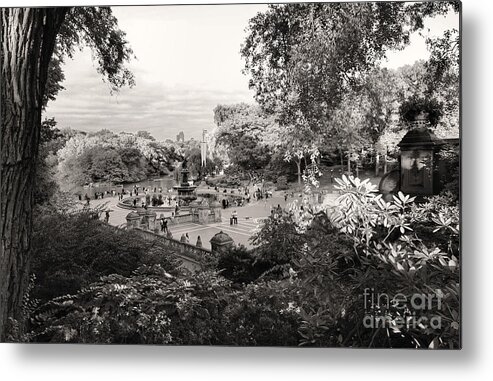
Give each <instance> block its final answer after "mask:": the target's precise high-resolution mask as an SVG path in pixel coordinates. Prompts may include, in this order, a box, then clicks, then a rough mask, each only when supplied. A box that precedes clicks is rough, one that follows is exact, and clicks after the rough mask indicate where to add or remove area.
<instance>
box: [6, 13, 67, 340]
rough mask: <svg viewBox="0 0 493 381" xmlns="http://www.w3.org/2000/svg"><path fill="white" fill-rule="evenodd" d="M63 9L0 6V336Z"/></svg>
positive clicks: (18, 298)
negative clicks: (50, 66)
mask: <svg viewBox="0 0 493 381" xmlns="http://www.w3.org/2000/svg"><path fill="white" fill-rule="evenodd" d="M66 11H67V9H66V8H51V9H49V8H46V9H37V8H2V9H1V18H2V26H1V33H2V34H1V62H0V66H1V76H2V78H1V116H2V118H1V129H0V144H1V146H0V147H1V158H0V176H1V177H0V231H1V234H2V236H1V244H0V341H5V340H6V339H7V337H8V333H9V332H8V330H7V327H8V323H9V319H10V318H13V319H19V318H20V316H21V315H20V312H21V306H22V299H23V296H24V291H25V286H26V281H27V279H28V276H29V252H30V245H31V231H32V207H33V183H34V174H35V170H36V158H37V153H38V142H39V132H40V126H41V108H42V101H43V93H44V90H45V85H46V77H47V73H48V64H49V62H50V59H51V55H52V53H53V48H54V45H55V39H56V35H57V33H58V30H59V28H60V26H61V24H62V22H63V20H64V18H65V14H66Z"/></svg>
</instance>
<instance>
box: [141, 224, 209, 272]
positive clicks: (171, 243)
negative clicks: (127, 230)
mask: <svg viewBox="0 0 493 381" xmlns="http://www.w3.org/2000/svg"><path fill="white" fill-rule="evenodd" d="M132 230H134V231H136V232H138V233H139V234H140V235H141V236H142V237H144V238H145V239H146V240H147V241H155V240H159V242H160V243H162V244H163V245H164V246H166V247H169V248H170V249H172V250H171V251H172V253H173V254H174V255H176V256H177V257H179V258H180V259H182V260H183V262H185V265H189V266H186V267H194V268H201V267H202V263H203V261H204V260H206V259H211V258H212V256H213V253H212V251H211V250H208V249H205V248H203V247H197V246H194V245H192V244H190V243H186V242H181V241H178V240H176V239H174V238H170V237H166V236H164V235H161V234H158V233H155V232H152V231H149V230H144V229H141V228H134V229H132Z"/></svg>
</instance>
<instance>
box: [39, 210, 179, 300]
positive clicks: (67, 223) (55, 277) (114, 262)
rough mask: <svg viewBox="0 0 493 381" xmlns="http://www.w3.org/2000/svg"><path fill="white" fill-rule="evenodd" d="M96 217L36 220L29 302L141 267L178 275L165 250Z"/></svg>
mask: <svg viewBox="0 0 493 381" xmlns="http://www.w3.org/2000/svg"><path fill="white" fill-rule="evenodd" d="M94 217H96V219H95V218H94ZM97 217H98V212H97V211H94V210H85V211H81V212H76V213H73V214H64V213H56V212H55V213H51V214H47V215H43V216H38V218H37V219H36V220H35V223H34V234H33V248H34V251H33V257H32V267H31V269H32V272H33V273H34V274H35V275H36V283H35V287H34V289H33V292H32V295H33V297H34V298H39V299H42V300H44V301H46V300H48V299H51V298H53V297H56V296H60V295H64V294H69V293H70V294H72V293H76V292H77V291H78V290H79V289H80V288H82V287H85V286H87V285H89V284H90V283H92V282H95V281H96V280H98V279H99V278H100V277H101V276H106V275H110V274H120V275H123V276H129V275H130V274H132V272H133V271H134V270H135V269H137V268H138V267H139V266H141V265H142V264H156V263H159V264H161V265H162V266H163V267H164V268H165V269H166V270H167V271H169V272H172V273H175V272H176V271H177V270H176V267H177V261H176V260H174V259H173V257H172V256H171V253H168V255H166V254H165V253H166V251H165V250H166V249H163V248H160V247H158V246H156V245H154V244H153V243H149V242H146V241H145V240H144V239H143V238H142V237H141V236H139V235H138V234H137V233H135V232H132V231H126V230H119V229H116V228H115V227H113V226H110V225H108V224H106V223H103V222H102V221H100V220H99V219H98V218H97Z"/></svg>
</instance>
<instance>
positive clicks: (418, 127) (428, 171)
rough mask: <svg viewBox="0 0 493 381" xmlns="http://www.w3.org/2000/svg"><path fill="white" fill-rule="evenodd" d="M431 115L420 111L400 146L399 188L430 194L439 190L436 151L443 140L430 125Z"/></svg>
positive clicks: (406, 192)
mask: <svg viewBox="0 0 493 381" xmlns="http://www.w3.org/2000/svg"><path fill="white" fill-rule="evenodd" d="M428 125H429V122H428V115H427V114H425V113H423V112H422V113H421V114H419V115H418V116H416V119H415V121H414V122H411V126H412V128H411V130H410V131H409V132H408V133H407V134H406V135H404V137H403V138H402V140H401V142H400V143H399V144H398V146H399V147H400V149H401V158H400V172H401V173H400V190H401V191H402V192H403V193H405V194H411V195H416V196H430V195H434V194H437V193H438V192H439V191H440V176H439V167H438V157H437V153H438V151H439V149H440V147H441V146H443V145H444V142H443V141H442V140H441V139H439V138H437V137H436V136H435V134H434V133H433V132H432V131H431V130H430V129H429V128H428Z"/></svg>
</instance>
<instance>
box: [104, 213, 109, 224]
mask: <svg viewBox="0 0 493 381" xmlns="http://www.w3.org/2000/svg"><path fill="white" fill-rule="evenodd" d="M104 221H105V222H106V223H109V222H110V211H109V210H106V211H105V212H104Z"/></svg>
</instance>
